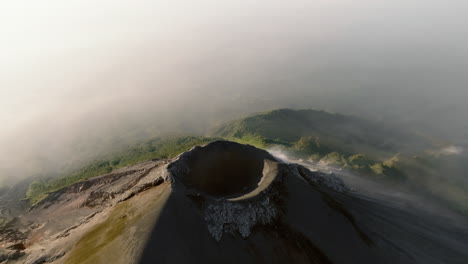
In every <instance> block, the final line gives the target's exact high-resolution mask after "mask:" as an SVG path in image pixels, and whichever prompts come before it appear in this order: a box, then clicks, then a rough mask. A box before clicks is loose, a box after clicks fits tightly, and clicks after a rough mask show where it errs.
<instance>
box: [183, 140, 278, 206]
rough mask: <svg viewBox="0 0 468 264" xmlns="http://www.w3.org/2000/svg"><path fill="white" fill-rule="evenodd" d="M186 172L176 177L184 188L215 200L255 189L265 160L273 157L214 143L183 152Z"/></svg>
mask: <svg viewBox="0 0 468 264" xmlns="http://www.w3.org/2000/svg"><path fill="white" fill-rule="evenodd" d="M184 155H185V156H184V157H183V159H181V160H179V161H176V162H175V164H174V166H177V163H178V162H185V164H186V165H187V166H188V167H189V170H188V173H185V174H184V175H175V176H176V177H177V178H178V179H179V180H181V181H182V182H183V183H184V184H185V185H186V186H187V187H190V188H193V189H196V190H197V191H199V192H201V193H205V194H208V195H211V196H218V197H226V198H229V197H235V196H238V195H242V194H245V193H249V192H251V191H253V190H254V189H255V188H257V186H258V183H259V182H260V180H261V179H262V176H263V175H262V172H263V166H264V161H265V160H266V159H269V160H274V158H273V157H272V156H271V155H270V154H269V153H268V152H266V151H263V150H260V149H257V148H255V147H252V146H248V145H241V144H238V143H234V142H229V141H216V142H213V143H210V144H208V145H206V146H204V147H198V148H195V149H193V150H192V151H191V152H188V153H185V154H184Z"/></svg>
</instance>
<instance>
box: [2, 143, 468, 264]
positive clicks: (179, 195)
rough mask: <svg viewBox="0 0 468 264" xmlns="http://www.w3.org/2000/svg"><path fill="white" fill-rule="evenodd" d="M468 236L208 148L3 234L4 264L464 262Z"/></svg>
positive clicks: (118, 175) (44, 207)
mask: <svg viewBox="0 0 468 264" xmlns="http://www.w3.org/2000/svg"><path fill="white" fill-rule="evenodd" d="M467 237H468V236H467V234H466V230H463V228H461V227H460V228H459V227H457V226H456V225H451V227H450V228H449V227H447V225H445V224H444V222H443V219H440V218H437V217H434V216H430V217H427V213H425V212H417V211H414V210H407V209H404V208H398V207H397V206H393V205H392V204H389V203H385V202H382V201H379V200H376V199H372V198H370V197H367V196H364V195H361V194H359V193H357V192H353V191H351V190H350V189H349V188H347V187H346V186H345V184H344V183H343V182H342V181H341V180H340V178H339V177H337V176H335V175H334V174H332V173H331V174H327V173H323V172H320V171H311V170H309V169H308V168H306V167H304V166H302V165H298V164H291V163H287V162H284V161H282V160H279V159H277V158H275V157H274V156H272V155H271V154H270V153H268V152H267V151H264V150H260V149H257V148H255V147H252V146H249V145H242V144H238V143H234V142H229V141H215V142H212V143H209V144H207V145H205V146H197V147H194V148H193V149H191V150H190V151H188V152H185V153H182V154H181V155H179V156H178V157H176V158H175V159H173V160H152V161H148V162H145V163H141V164H138V165H135V166H131V167H125V168H122V169H120V170H117V171H115V172H113V173H111V174H106V175H102V176H99V177H96V178H92V179H89V180H87V181H84V182H80V183H77V184H74V185H72V186H69V187H66V188H63V189H61V190H59V191H56V192H54V193H52V194H50V195H49V196H48V197H47V198H46V199H44V200H42V201H41V202H40V203H38V204H37V205H35V206H34V207H33V208H31V210H29V212H26V213H24V215H22V216H21V217H18V218H17V220H16V221H13V222H12V223H10V225H9V226H8V228H7V229H5V230H4V231H2V233H1V234H0V243H1V245H2V247H3V248H4V249H2V250H1V251H0V252H1V253H0V254H1V255H0V262H1V261H5V262H6V263H324V264H327V263H465V262H464V261H465V260H466V259H468V253H467V251H466V245H464V244H463V242H462V241H468V240H467V239H466V238H467ZM441 238H443V239H441Z"/></svg>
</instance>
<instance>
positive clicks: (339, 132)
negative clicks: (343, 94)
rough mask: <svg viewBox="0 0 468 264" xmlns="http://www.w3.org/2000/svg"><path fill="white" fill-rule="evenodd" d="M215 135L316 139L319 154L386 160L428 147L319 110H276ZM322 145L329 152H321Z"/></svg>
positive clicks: (415, 139)
mask: <svg viewBox="0 0 468 264" xmlns="http://www.w3.org/2000/svg"><path fill="white" fill-rule="evenodd" d="M213 135H216V136H220V137H225V138H231V137H232V138H239V139H243V138H251V137H256V138H258V139H259V140H262V139H263V140H264V141H265V142H264V143H269V142H277V143H284V144H285V145H288V144H294V143H296V142H299V144H301V145H304V144H307V141H308V139H309V138H313V139H314V141H315V142H316V145H317V148H318V151H319V152H326V151H328V150H337V151H340V152H343V153H348V154H352V153H359V152H363V151H364V152H368V153H371V154H373V156H376V155H377V156H384V157H385V156H386V155H388V153H393V152H414V151H418V150H420V149H421V148H423V147H424V146H427V144H428V142H427V140H425V139H424V138H422V137H420V136H416V135H415V134H413V133H410V132H408V131H405V130H403V129H397V128H394V127H390V126H387V125H386V124H385V123H377V122H372V121H369V120H365V119H360V118H357V117H353V116H347V115H342V114H335V113H329V112H325V111H316V110H291V109H279V110H274V111H271V112H267V113H263V114H258V115H254V116H250V117H247V118H244V119H240V120H237V121H234V122H230V123H227V124H225V125H223V126H221V127H218V128H217V129H215V130H214V132H213ZM320 145H323V147H322V148H324V147H328V148H329V149H328V150H327V149H320V148H319V146H320ZM310 147H312V146H310Z"/></svg>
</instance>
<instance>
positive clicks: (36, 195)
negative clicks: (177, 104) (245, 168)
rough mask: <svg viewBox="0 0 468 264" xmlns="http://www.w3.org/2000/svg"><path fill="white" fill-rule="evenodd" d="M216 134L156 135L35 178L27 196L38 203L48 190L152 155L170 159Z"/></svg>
mask: <svg viewBox="0 0 468 264" xmlns="http://www.w3.org/2000/svg"><path fill="white" fill-rule="evenodd" d="M214 140H216V138H206V137H196V136H181V137H166V138H155V139H152V140H148V141H146V142H144V143H141V144H138V145H135V146H133V147H130V148H128V149H127V150H125V151H122V152H118V153H112V154H109V155H108V156H106V157H103V158H102V159H99V160H96V161H94V162H91V163H90V164H88V165H86V166H83V167H82V168H80V169H78V170H74V171H69V172H64V173H63V175H62V176H59V177H48V178H43V179H39V180H36V181H34V182H32V183H31V184H30V185H29V188H28V190H27V192H26V197H25V198H26V199H27V200H29V203H30V204H31V205H35V204H36V203H38V202H40V201H41V200H43V199H44V198H46V197H47V196H48V194H49V193H51V192H53V191H57V190H59V189H61V188H64V187H67V186H70V185H72V184H74V183H77V182H80V181H83V180H87V179H89V178H92V177H95V176H98V175H102V174H106V173H110V172H111V171H113V170H115V169H118V168H121V167H125V166H128V165H133V164H136V163H138V162H142V161H147V160H151V159H170V158H173V157H175V156H177V155H178V154H180V153H182V152H184V151H187V150H189V149H190V148H192V147H194V146H197V145H203V144H206V143H209V142H212V141H214Z"/></svg>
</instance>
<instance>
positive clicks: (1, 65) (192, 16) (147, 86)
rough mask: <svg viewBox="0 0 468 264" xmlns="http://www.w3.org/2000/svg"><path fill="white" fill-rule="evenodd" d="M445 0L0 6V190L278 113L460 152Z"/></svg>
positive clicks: (458, 61)
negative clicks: (322, 116)
mask: <svg viewBox="0 0 468 264" xmlns="http://www.w3.org/2000/svg"><path fill="white" fill-rule="evenodd" d="M467 10H468V4H467V3H466V2H464V1H457V0H429V1H427V0H425V1H423V0H392V1H391V0H385V1H383V0H382V1H379V0H377V1H376V0H354V1H351V0H349V1H347V0H345V1H343V0H316V1H306V0H304V1H299V0H293V1H272V0H268V1H247V0H236V1H215V0H213V1H207V0H202V1H189V0H186V1H185V0H171V1H149V0H147V1H145V0H112V1H110V0H98V1H96V0H73V1H61V0H49V1H27V0H15V1H12V0H8V1H2V2H1V3H0V34H1V35H0V40H1V41H0V106H1V111H0V122H1V127H0V128H1V129H0V146H1V148H0V183H1V182H2V181H8V182H10V181H12V179H14V180H17V179H19V178H21V177H25V176H27V175H33V174H38V173H41V172H46V173H47V172H48V171H53V170H54V169H56V168H61V167H63V166H66V165H67V164H73V163H75V162H80V161H82V160H84V159H87V158H90V157H93V156H95V155H99V154H100V153H104V152H106V151H108V150H109V149H111V148H113V147H122V146H125V145H127V144H131V143H132V142H134V141H138V140H140V139H145V138H149V137H152V136H156V135H160V134H167V133H171V132H177V133H203V132H204V130H205V129H206V128H207V127H209V126H211V125H213V124H216V123H218V122H221V121H225V120H229V119H231V118H236V117H239V116H241V115H243V114H247V113H251V112H256V111H264V110H270V109H274V108H280V107H293V108H313V109H324V110H328V111H337V112H342V113H346V114H355V115H360V116H363V117H366V118H372V119H378V120H385V121H388V122H393V123H395V125H402V126H409V127H416V128H418V129H423V130H426V131H429V132H431V133H432V134H434V135H436V136H443V137H445V139H451V140H454V141H455V143H456V144H457V145H463V144H466V143H467V142H468V115H467V113H468V104H467V103H466V101H467V99H468V87H467V84H468V38H467V36H468V21H467V20H466V11H467Z"/></svg>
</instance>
